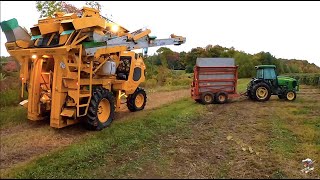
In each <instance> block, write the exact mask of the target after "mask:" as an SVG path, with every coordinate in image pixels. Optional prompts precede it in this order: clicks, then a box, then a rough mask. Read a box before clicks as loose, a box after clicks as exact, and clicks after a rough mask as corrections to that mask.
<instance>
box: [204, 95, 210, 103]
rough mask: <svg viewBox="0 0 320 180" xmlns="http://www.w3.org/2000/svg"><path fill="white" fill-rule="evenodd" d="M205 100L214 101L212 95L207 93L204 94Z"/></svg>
mask: <svg viewBox="0 0 320 180" xmlns="http://www.w3.org/2000/svg"><path fill="white" fill-rule="evenodd" d="M204 100H205V101H206V102H211V101H212V96H210V95H209V94H207V95H205V96H204Z"/></svg>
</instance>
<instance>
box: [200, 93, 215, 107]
mask: <svg viewBox="0 0 320 180" xmlns="http://www.w3.org/2000/svg"><path fill="white" fill-rule="evenodd" d="M213 102H214V95H213V94H212V93H211V92H204V93H202V94H201V103H202V104H212V103H213Z"/></svg>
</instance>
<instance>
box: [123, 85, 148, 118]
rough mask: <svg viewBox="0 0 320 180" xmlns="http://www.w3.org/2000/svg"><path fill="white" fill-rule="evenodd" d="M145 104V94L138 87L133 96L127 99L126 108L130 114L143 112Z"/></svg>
mask: <svg viewBox="0 0 320 180" xmlns="http://www.w3.org/2000/svg"><path fill="white" fill-rule="evenodd" d="M146 103H147V94H146V92H145V90H144V89H143V88H140V87H138V88H137V89H136V91H135V92H134V93H133V94H130V95H129V96H128V97H127V107H128V109H129V110H130V111H131V112H135V111H140V110H143V109H144V107H145V106H146Z"/></svg>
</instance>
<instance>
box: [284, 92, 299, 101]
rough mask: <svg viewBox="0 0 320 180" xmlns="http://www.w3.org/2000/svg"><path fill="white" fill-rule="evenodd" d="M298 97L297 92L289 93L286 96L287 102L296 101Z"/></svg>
mask: <svg viewBox="0 0 320 180" xmlns="http://www.w3.org/2000/svg"><path fill="white" fill-rule="evenodd" d="M296 97H297V94H296V92H294V91H287V92H286V96H285V98H286V100H288V101H294V100H295V99H296Z"/></svg>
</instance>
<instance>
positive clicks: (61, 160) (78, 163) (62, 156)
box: [4, 99, 203, 178]
mask: <svg viewBox="0 0 320 180" xmlns="http://www.w3.org/2000/svg"><path fill="white" fill-rule="evenodd" d="M202 108H203V106H201V105H198V104H195V103H194V102H193V101H192V100H190V99H185V100H182V101H179V102H176V103H173V104H171V105H169V106H164V107H163V108H161V109H157V110H153V111H146V113H144V114H142V116H141V117H138V118H136V119H134V120H130V117H129V118H128V121H121V122H114V123H113V124H112V126H111V127H110V128H107V129H105V130H104V131H100V132H96V134H95V135H94V136H93V137H92V138H88V139H86V140H85V141H83V142H80V143H77V144H73V145H71V146H69V147H67V148H65V149H63V150H61V151H59V152H53V153H49V154H48V155H47V156H44V157H41V158H39V159H37V160H34V161H33V162H31V163H29V164H28V165H26V166H23V167H18V168H17V169H13V170H12V171H10V172H9V173H8V174H5V175H4V177H14V178H95V177H94V176H92V173H93V172H95V169H96V168H98V167H102V166H106V167H107V166H108V164H112V163H110V162H108V161H106V159H107V158H108V157H110V156H112V157H117V156H118V157H121V156H122V155H126V154H128V153H130V152H132V151H135V150H137V149H139V148H141V147H147V148H148V147H149V148H154V147H156V145H157V141H154V139H156V137H157V136H161V134H167V133H170V132H175V131H177V130H178V129H183V128H184V127H185V126H186V124H187V123H188V122H190V121H192V120H193V119H194V118H195V117H197V116H198V115H199V111H201V109H202ZM151 154H153V153H151ZM146 158H148V157H146ZM150 158H153V157H150ZM115 159H116V158H115ZM136 163H139V162H136ZM132 166H134V165H132ZM127 168H129V169H130V168H131V166H130V164H128V165H126V166H125V167H122V170H121V168H120V169H118V167H117V166H115V167H110V166H109V170H108V172H106V171H104V173H105V175H106V176H107V175H109V174H113V176H114V177H118V176H120V175H123V173H125V172H126V169H127Z"/></svg>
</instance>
